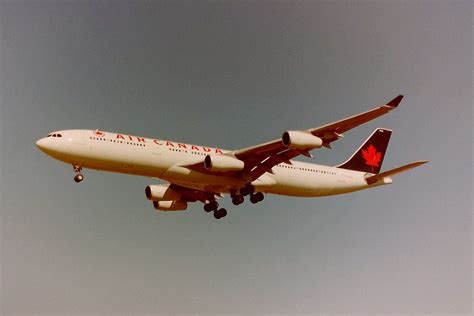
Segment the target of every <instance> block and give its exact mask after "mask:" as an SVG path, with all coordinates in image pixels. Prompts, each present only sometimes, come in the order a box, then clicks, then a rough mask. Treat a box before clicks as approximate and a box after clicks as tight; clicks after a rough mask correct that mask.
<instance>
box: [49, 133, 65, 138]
mask: <svg viewBox="0 0 474 316" xmlns="http://www.w3.org/2000/svg"><path fill="white" fill-rule="evenodd" d="M48 137H63V135H61V134H49V135H48Z"/></svg>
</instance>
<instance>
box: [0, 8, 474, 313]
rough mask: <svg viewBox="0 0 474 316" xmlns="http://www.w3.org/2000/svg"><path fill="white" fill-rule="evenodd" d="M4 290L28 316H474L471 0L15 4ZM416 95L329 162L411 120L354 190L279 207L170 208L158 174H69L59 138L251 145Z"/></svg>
mask: <svg viewBox="0 0 474 316" xmlns="http://www.w3.org/2000/svg"><path fill="white" fill-rule="evenodd" d="M0 32H1V42H0V45H1V46H0V58H1V63H0V67H1V68H0V71H1V72H0V80H1V90H0V91H1V108H0V111H1V112H0V115H1V116H0V120H1V121H0V133H1V134H0V136H1V137H0V139H1V147H0V148H1V152H0V161H1V168H0V171H1V177H0V179H1V181H0V184H1V190H0V192H1V200H0V201H1V202H0V207H1V222H2V223H1V225H2V226H1V239H2V247H1V255H2V257H1V265H2V270H1V298H2V313H3V314H5V315H16V314H33V313H34V314H38V313H39V314H41V313H42V314H65V313H68V314H116V313H119V312H121V313H134V314H144V313H147V314H188V313H199V314H201V315H207V314H225V313H233V314H273V313H284V314H298V313H306V314H321V313H362V314H368V313H377V314H385V313H394V314H401V313H412V314H413V313H414V314H418V313H435V314H454V313H458V314H459V313H466V314H470V312H471V300H472V290H471V281H472V261H471V253H472V233H471V232H472V214H471V210H472V197H471V194H472V168H473V166H472V63H473V61H472V4H471V3H470V2H469V1H464V2H463V1H450V2H447V1H446V2H435V1H425V2H422V1H416V2H407V1H403V2H395V1H391V2H385V1H384V2H372V1H370V2H357V3H355V2H352V1H350V2H349V1H348V2H343V1H341V2H292V3H290V2H259V3H257V2H240V1H239V2H231V1H224V2H208V1H204V2H202V1H201V2H199V4H197V3H195V2H187V1H180V2H142V3H138V2H133V3H132V2H128V3H127V2H106V1H100V2H81V3H79V2H69V1H68V2H39V1H33V2H29V1H18V2H17V1H7V2H6V1H2V3H1V4H0ZM397 94H404V95H405V96H406V98H405V100H404V102H403V103H402V104H401V105H400V107H399V109H397V110H396V111H394V112H391V113H390V114H389V115H388V116H386V117H383V118H380V119H378V120H377V121H375V122H372V123H369V124H367V125H365V126H362V127H359V128H357V129H356V130H353V131H351V132H349V133H347V134H346V135H345V136H346V137H345V138H344V139H343V140H341V141H338V142H337V143H335V144H334V149H332V150H327V149H323V150H320V151H317V152H315V155H316V159H315V160H314V161H315V162H318V163H324V164H329V165H333V164H337V163H340V162H342V161H343V160H345V159H346V158H347V157H348V156H349V155H350V154H351V153H352V152H353V151H354V150H355V149H356V148H357V147H358V146H359V145H360V143H361V142H362V141H363V140H364V139H365V138H366V137H367V136H368V135H369V134H370V133H371V132H372V130H373V129H375V128H376V127H379V126H380V127H386V128H390V129H393V130H394V133H393V135H392V140H391V143H390V146H389V150H388V154H387V157H386V159H385V161H384V166H383V169H384V170H387V169H389V168H393V167H396V166H399V165H401V164H404V163H408V162H411V161H414V160H420V159H428V160H431V162H430V163H429V164H427V165H424V166H422V167H420V168H418V169H415V170H413V171H411V172H409V173H406V174H403V175H400V176H398V177H396V178H395V181H394V183H393V184H392V185H390V186H386V187H383V188H378V189H374V190H369V191H362V192H358V193H354V194H350V195H343V196H336V197H328V198H319V199H317V198H315V199H299V198H289V197H278V196H267V197H266V199H265V201H264V202H262V203H260V204H258V205H251V204H250V203H245V204H244V205H242V206H239V207H234V206H232V205H231V203H230V202H229V201H228V200H226V201H225V202H224V205H225V206H227V208H228V210H229V211H230V212H229V215H228V217H226V218H225V219H224V220H220V221H216V220H215V219H214V218H213V217H212V216H210V215H209V214H206V213H205V212H204V211H203V210H202V206H201V205H200V204H196V205H193V206H191V207H190V208H189V210H188V212H183V213H179V214H173V213H160V214H157V213H155V212H154V210H153V209H152V206H151V204H150V203H149V202H148V201H147V200H146V199H145V196H144V188H145V186H146V185H148V184H151V183H156V182H157V181H156V180H153V179H148V178H143V177H132V176H126V175H118V174H111V173H104V172H97V171H90V170H86V171H85V181H84V182H83V183H81V184H79V185H78V184H75V183H74V182H73V180H72V177H73V172H72V168H71V167H70V166H68V165H65V164H62V163H60V162H58V161H55V160H53V159H51V158H49V157H47V156H45V155H44V154H42V153H41V152H39V151H38V150H37V148H36V147H35V141H36V140H37V139H38V138H41V137H43V136H45V135H46V134H47V133H48V132H49V131H52V130H59V129H70V128H87V129H95V128H99V129H102V130H107V131H120V132H123V133H125V134H126V133H130V134H133V135H143V136H149V137H157V138H164V139H172V140H179V141H185V142H188V143H196V144H203V145H209V146H219V147H222V148H227V149H236V148H241V147H246V146H250V145H254V144H256V143H259V142H263V141H267V140H270V139H274V138H276V137H279V136H280V135H281V134H282V132H283V131H285V130H288V129H301V128H308V127H312V126H318V125H322V124H325V123H328V122H331V121H333V120H337V119H340V118H343V117H345V116H348V115H353V114H356V113H358V112H360V111H364V110H368V109H370V108H371V107H372V106H374V105H378V104H381V103H383V102H385V101H387V100H390V99H391V98H393V97H394V96H396V95H397Z"/></svg>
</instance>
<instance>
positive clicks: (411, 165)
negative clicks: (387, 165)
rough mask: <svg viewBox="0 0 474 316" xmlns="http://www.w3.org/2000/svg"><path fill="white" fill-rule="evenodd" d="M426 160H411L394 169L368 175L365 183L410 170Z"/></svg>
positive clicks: (371, 182)
mask: <svg viewBox="0 0 474 316" xmlns="http://www.w3.org/2000/svg"><path fill="white" fill-rule="evenodd" d="M427 162H428V160H421V161H416V162H412V163H409V164H408V165H404V166H401V167H398V168H395V169H392V170H388V171H385V172H382V173H379V174H376V175H374V176H370V177H368V178H366V179H365V180H366V181H367V184H373V183H375V182H377V181H379V180H382V179H383V178H385V177H389V176H393V175H395V174H397V173H401V172H405V171H407V170H410V169H413V168H416V167H418V166H421V165H423V164H425V163H427Z"/></svg>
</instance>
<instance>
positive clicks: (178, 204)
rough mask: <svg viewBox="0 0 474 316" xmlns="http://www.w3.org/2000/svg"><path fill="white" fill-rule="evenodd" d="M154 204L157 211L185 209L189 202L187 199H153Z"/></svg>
mask: <svg viewBox="0 0 474 316" xmlns="http://www.w3.org/2000/svg"><path fill="white" fill-rule="evenodd" d="M153 206H154V207H155V209H156V210H157V211H165V212H169V211H185V210H186V209H187V208H188V203H187V202H185V201H153Z"/></svg>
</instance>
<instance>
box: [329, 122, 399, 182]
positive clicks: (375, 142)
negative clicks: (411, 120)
mask: <svg viewBox="0 0 474 316" xmlns="http://www.w3.org/2000/svg"><path fill="white" fill-rule="evenodd" d="M391 135H392V131H391V130H389V129H385V128H377V129H376V130H375V131H374V132H373V133H372V135H370V137H369V138H367V140H366V141H365V142H364V144H363V145H362V146H360V147H359V149H357V151H356V152H355V153H354V154H353V155H352V157H351V158H349V160H347V161H346V162H344V163H343V164H341V165H339V166H336V167H337V168H343V169H349V170H355V171H361V172H370V173H374V174H377V173H379V172H380V168H381V167H382V162H383V159H384V158H385V152H386V151H387V147H388V142H389V140H390V136H391Z"/></svg>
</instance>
